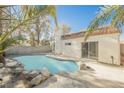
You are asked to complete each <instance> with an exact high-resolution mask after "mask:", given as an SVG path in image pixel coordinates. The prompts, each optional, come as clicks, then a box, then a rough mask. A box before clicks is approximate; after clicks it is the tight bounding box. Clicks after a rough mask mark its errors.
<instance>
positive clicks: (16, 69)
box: [14, 67, 24, 73]
mask: <svg viewBox="0 0 124 93" xmlns="http://www.w3.org/2000/svg"><path fill="white" fill-rule="evenodd" d="M14 71H15V73H21V72H23V71H24V68H23V67H17V68H15V70H14Z"/></svg>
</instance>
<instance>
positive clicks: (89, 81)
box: [37, 61, 124, 88]
mask: <svg viewBox="0 0 124 93" xmlns="http://www.w3.org/2000/svg"><path fill="white" fill-rule="evenodd" d="M85 64H86V65H87V66H90V67H91V68H92V69H93V71H88V70H80V71H78V72H76V73H61V74H59V75H55V76H52V77H51V78H49V79H48V80H47V81H45V82H44V83H42V84H41V85H39V86H37V87H38V88H39V87H50V88H51V87H52V88H55V87H60V88H62V87H64V88H67V87H70V88H74V87H75V88H76V87H78V88H96V87H97V88H98V87H101V88H121V87H124V78H123V77H124V68H123V67H119V66H111V65H106V64H101V63H96V62H86V61H85Z"/></svg>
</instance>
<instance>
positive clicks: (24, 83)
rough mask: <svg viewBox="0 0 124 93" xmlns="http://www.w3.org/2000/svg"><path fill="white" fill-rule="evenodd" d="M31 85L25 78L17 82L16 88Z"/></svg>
mask: <svg viewBox="0 0 124 93" xmlns="http://www.w3.org/2000/svg"><path fill="white" fill-rule="evenodd" d="M29 86H30V85H29V83H28V82H26V81H25V80H19V81H17V82H16V83H15V85H14V88H28V87H29Z"/></svg>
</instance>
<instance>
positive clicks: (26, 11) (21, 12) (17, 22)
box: [0, 5, 57, 64]
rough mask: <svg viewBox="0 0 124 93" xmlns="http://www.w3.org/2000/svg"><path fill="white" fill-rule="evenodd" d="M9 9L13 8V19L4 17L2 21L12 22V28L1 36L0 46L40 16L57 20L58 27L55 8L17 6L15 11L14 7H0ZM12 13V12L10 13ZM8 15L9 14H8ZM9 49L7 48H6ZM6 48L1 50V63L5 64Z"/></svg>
mask: <svg viewBox="0 0 124 93" xmlns="http://www.w3.org/2000/svg"><path fill="white" fill-rule="evenodd" d="M8 7H12V9H13V12H15V13H16V15H15V13H13V15H12V16H11V19H5V18H3V19H2V17H1V18H0V20H12V21H11V22H12V23H10V24H11V26H10V27H11V28H10V29H9V31H7V32H5V33H2V34H0V46H3V44H4V42H5V41H6V40H7V39H8V38H9V37H10V35H11V34H12V33H13V32H14V31H16V30H17V29H18V28H19V27H21V26H24V25H26V26H27V24H28V23H29V21H30V20H32V19H34V18H37V17H39V16H40V15H44V14H45V15H49V16H52V17H53V18H54V19H55V23H56V25H57V21H56V8H55V6H48V5H47V6H44V5H41V6H40V5H39V6H35V5H32V6H21V8H20V7H19V6H16V7H17V8H16V9H14V6H0V10H1V9H7V8H8ZM4 12H5V11H4ZM9 12H12V11H9ZM7 14H8V13H7ZM0 22H1V21H0ZM6 48H7V47H6ZM6 48H5V49H4V50H3V48H1V49H0V62H3V63H4V64H5V60H4V57H3V56H2V53H3V52H5V51H6Z"/></svg>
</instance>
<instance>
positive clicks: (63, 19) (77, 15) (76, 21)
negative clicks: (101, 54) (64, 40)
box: [57, 5, 124, 40]
mask: <svg viewBox="0 0 124 93" xmlns="http://www.w3.org/2000/svg"><path fill="white" fill-rule="evenodd" d="M100 7H101V6H100V5H89V6H88V5H59V6H57V20H58V23H59V24H67V25H69V26H70V27H71V31H72V32H79V31H81V30H85V29H86V28H87V27H88V25H89V24H90V22H91V21H92V20H93V19H94V18H95V16H96V13H97V12H98V10H99V8H100ZM122 30H123V29H122ZM121 40H124V34H123V33H122V35H121Z"/></svg>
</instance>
